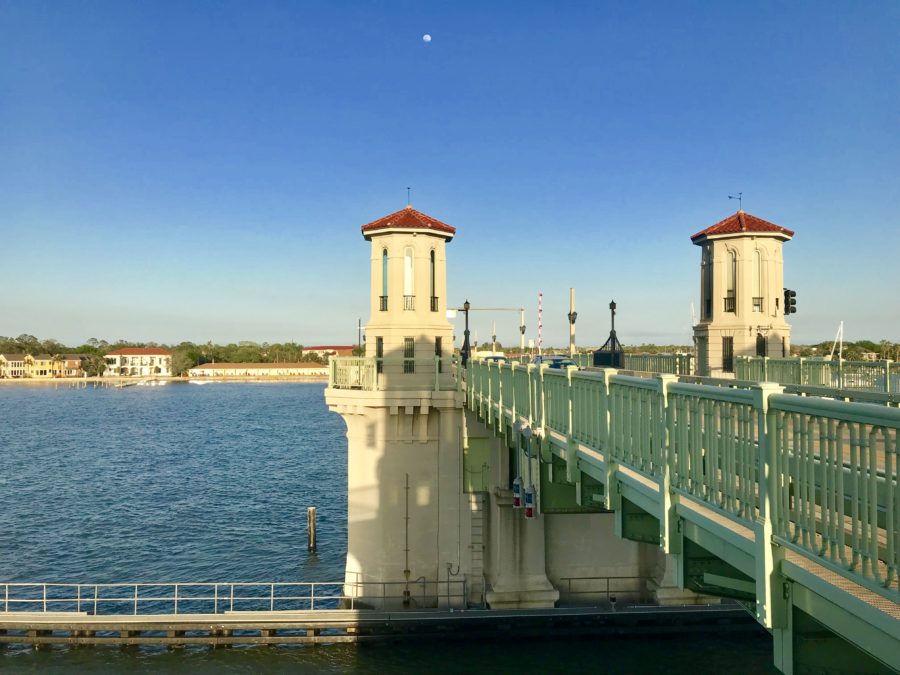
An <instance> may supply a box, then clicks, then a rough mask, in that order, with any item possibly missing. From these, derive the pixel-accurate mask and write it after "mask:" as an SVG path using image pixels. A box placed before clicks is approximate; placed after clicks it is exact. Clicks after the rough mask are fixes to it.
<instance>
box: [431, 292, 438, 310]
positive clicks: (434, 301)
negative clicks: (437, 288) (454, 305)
mask: <svg viewBox="0 0 900 675" xmlns="http://www.w3.org/2000/svg"><path fill="white" fill-rule="evenodd" d="M431 311H432V312H436V311H438V299H437V296H436V295H432V296H431Z"/></svg>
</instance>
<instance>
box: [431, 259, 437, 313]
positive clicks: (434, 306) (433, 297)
mask: <svg viewBox="0 0 900 675" xmlns="http://www.w3.org/2000/svg"><path fill="white" fill-rule="evenodd" d="M430 276H431V311H432V312H436V311H438V299H437V295H435V291H436V290H437V289H436V288H435V282H434V249H431V269H430Z"/></svg>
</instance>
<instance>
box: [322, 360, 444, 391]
mask: <svg viewBox="0 0 900 675" xmlns="http://www.w3.org/2000/svg"><path fill="white" fill-rule="evenodd" d="M329 365H330V368H329V375H328V386H329V387H330V388H332V389H356V390H359V391H391V390H394V391H396V390H404V389H406V390H422V389H429V390H432V391H453V390H456V389H458V388H459V376H458V374H457V372H456V370H457V369H456V367H453V366H455V365H456V363H455V362H454V361H452V360H451V359H450V358H448V357H440V356H435V357H432V358H430V359H429V358H425V359H415V358H414V359H409V358H403V357H394V358H365V357H349V356H347V357H340V358H332V359H331V362H330V364H329Z"/></svg>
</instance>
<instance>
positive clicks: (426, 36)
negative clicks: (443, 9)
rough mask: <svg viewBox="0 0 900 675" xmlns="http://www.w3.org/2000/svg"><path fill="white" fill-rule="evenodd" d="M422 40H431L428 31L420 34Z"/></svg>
mask: <svg viewBox="0 0 900 675" xmlns="http://www.w3.org/2000/svg"><path fill="white" fill-rule="evenodd" d="M422 42H431V36H430V35H429V34H428V33H425V35H423V36H422Z"/></svg>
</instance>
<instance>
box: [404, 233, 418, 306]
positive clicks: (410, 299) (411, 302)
mask: <svg viewBox="0 0 900 675" xmlns="http://www.w3.org/2000/svg"><path fill="white" fill-rule="evenodd" d="M413 271H414V270H413V250H412V246H407V247H406V248H405V249H404V251H403V309H405V310H407V311H412V310H414V309H415V308H416V305H415V300H416V292H415V285H414V283H413Z"/></svg>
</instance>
